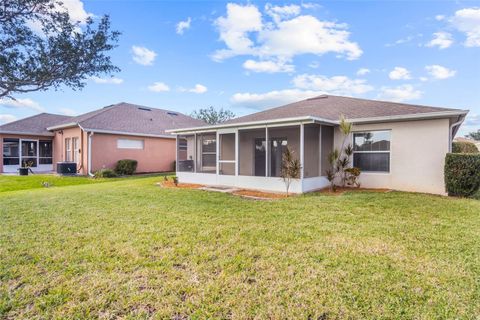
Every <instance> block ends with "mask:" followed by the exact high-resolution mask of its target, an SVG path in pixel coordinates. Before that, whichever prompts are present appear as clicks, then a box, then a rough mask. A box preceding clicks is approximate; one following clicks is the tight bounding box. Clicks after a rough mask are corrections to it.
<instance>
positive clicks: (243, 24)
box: [213, 3, 262, 60]
mask: <svg viewBox="0 0 480 320" xmlns="http://www.w3.org/2000/svg"><path fill="white" fill-rule="evenodd" d="M215 26H216V27H217V28H218V31H219V33H220V40H222V41H223V42H225V44H226V46H227V47H228V49H223V50H218V51H217V52H215V54H214V56H213V58H214V60H223V59H226V58H229V57H232V56H235V55H242V54H252V53H253V51H254V50H253V45H254V43H253V41H252V40H250V39H249V37H248V33H249V32H254V31H260V30H261V28H262V14H261V13H260V11H259V10H258V8H257V7H256V6H254V5H250V4H249V5H245V6H242V5H238V4H234V3H229V4H227V16H226V17H219V18H218V19H217V20H215Z"/></svg>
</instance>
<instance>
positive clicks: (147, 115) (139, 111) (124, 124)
mask: <svg viewBox="0 0 480 320" xmlns="http://www.w3.org/2000/svg"><path fill="white" fill-rule="evenodd" d="M70 123H78V124H79V125H80V126H82V128H84V129H85V130H88V129H90V130H101V131H112V132H124V133H137V134H148V135H164V134H167V133H166V132H165V130H168V129H175V128H185V127H192V126H196V127H199V126H203V125H205V123H204V122H203V121H201V120H197V119H194V118H192V117H189V116H187V115H184V114H182V113H179V112H174V111H169V110H163V109H156V108H150V107H145V106H140V105H135V104H130V103H124V102H122V103H118V104H114V105H111V106H107V107H104V108H103V109H99V110H95V111H92V112H89V113H85V114H82V115H80V116H77V117H73V118H70V119H68V120H67V121H65V122H64V123H63V124H58V125H59V126H61V125H68V124H70Z"/></svg>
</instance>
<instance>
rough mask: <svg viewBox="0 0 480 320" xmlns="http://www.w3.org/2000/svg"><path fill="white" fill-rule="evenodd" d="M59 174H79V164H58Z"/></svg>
mask: <svg viewBox="0 0 480 320" xmlns="http://www.w3.org/2000/svg"><path fill="white" fill-rule="evenodd" d="M57 173H58V174H61V175H74V174H77V164H76V163H75V162H57Z"/></svg>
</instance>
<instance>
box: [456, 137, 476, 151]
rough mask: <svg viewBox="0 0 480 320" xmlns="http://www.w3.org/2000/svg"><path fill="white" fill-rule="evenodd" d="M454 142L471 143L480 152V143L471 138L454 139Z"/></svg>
mask: <svg viewBox="0 0 480 320" xmlns="http://www.w3.org/2000/svg"><path fill="white" fill-rule="evenodd" d="M453 141H456V142H470V143H473V144H474V145H475V146H476V147H477V149H478V150H480V141H477V140H473V139H469V138H464V137H456V138H455V139H453Z"/></svg>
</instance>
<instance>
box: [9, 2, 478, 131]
mask: <svg viewBox="0 0 480 320" xmlns="http://www.w3.org/2000/svg"><path fill="white" fill-rule="evenodd" d="M65 3H66V6H67V7H68V10H69V12H70V13H71V16H74V17H77V18H78V19H84V17H86V16H88V15H91V14H93V15H96V16H100V15H102V14H109V15H110V16H111V20H112V26H113V28H114V29H116V30H119V31H121V32H122V35H121V37H120V41H119V46H118V47H117V48H116V49H115V50H114V51H113V52H112V59H113V62H114V63H115V64H116V65H117V66H119V67H120V68H121V69H122V71H121V72H119V73H117V74H115V75H113V78H109V77H104V78H100V79H90V80H88V81H87V86H86V87H85V88H84V89H83V90H81V91H73V90H71V89H69V88H64V89H62V90H61V91H54V90H49V91H46V92H36V93H30V94H25V95H19V96H17V101H16V102H12V101H0V122H6V121H11V120H14V119H19V118H22V117H25V116H29V115H33V114H35V113H38V112H41V111H45V112H51V113H64V114H80V113H84V112H87V111H90V110H94V109H97V108H100V107H103V106H106V105H110V104H113V103H117V102H121V101H125V102H131V103H137V104H143V105H147V106H151V107H160V108H166V109H171V110H176V111H179V112H183V113H187V114H188V113H190V112H192V111H193V110H195V109H198V108H201V107H207V106H211V105H212V106H214V107H223V108H227V109H230V110H232V111H233V112H234V113H236V114H237V115H244V114H247V113H251V112H255V111H259V110H262V109H264V108H267V107H271V106H278V105H281V104H284V103H288V102H291V101H296V100H300V99H303V98H307V97H309V96H314V95H318V94H321V93H325V92H326V93H331V94H339V95H349V96H355V97H362V98H372V99H384V100H394V101H403V102H407V103H414V104H425V105H433V106H445V107H454V108H462V109H470V110H471V111H470V115H469V118H468V119H467V121H466V124H465V125H464V127H463V128H462V131H461V133H466V132H468V131H472V130H476V129H478V128H480V2H479V1H476V2H471V1H456V2H453V1H452V2H448V1H438V2H435V1H421V2H418V3H417V2H413V1H408V2H407V1H398V2H394V1H378V2H375V1H368V2H367V1H335V2H334V1H325V2H296V1H287V2H279V1H273V2H256V1H249V2H220V1H215V2H204V1H195V2H181V1H126V0H123V1H113V0H112V1H100V0H97V1H87V0H84V1H80V0H68V1H65Z"/></svg>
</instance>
